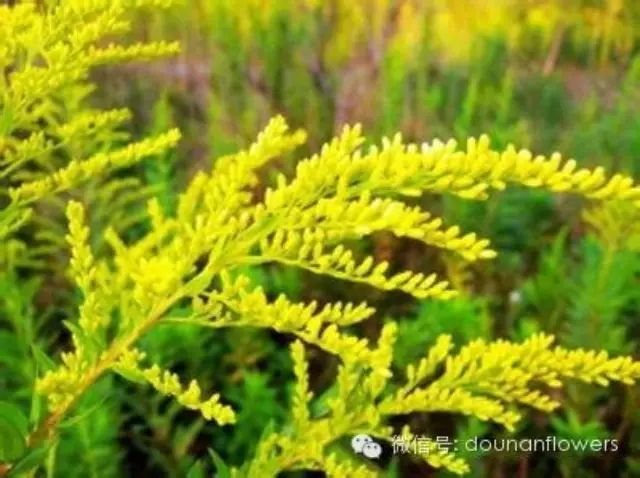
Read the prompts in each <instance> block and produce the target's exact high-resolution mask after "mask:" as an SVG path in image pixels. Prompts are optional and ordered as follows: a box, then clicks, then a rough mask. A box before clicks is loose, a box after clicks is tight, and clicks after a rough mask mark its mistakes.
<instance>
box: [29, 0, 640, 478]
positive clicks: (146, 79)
mask: <svg viewBox="0 0 640 478" xmlns="http://www.w3.org/2000/svg"><path fill="white" fill-rule="evenodd" d="M134 23H135V24H136V25H137V27H136V29H135V34H134V37H132V38H130V40H132V41H133V40H140V39H145V40H146V39H149V40H150V39H166V40H173V39H175V40H179V41H180V42H181V44H182V53H181V54H180V55H179V56H178V57H175V58H171V59H167V60H162V61H159V62H151V63H148V64H130V65H127V66H115V67H108V68H104V69H102V70H99V71H96V72H95V78H94V79H95V80H96V81H97V82H98V83H99V85H100V89H99V91H100V94H99V95H97V96H96V102H97V103H99V104H100V105H101V106H108V107H117V106H128V107H130V108H132V110H133V111H134V115H135V121H134V122H133V125H134V126H133V128H134V129H135V131H133V133H134V134H135V135H143V134H146V133H150V132H159V131H163V130H165V129H166V128H167V127H169V126H178V127H179V128H180V129H181V130H182V131H183V134H184V140H183V141H182V143H181V145H180V148H179V149H178V151H176V152H174V153H171V154H169V155H167V156H166V157H165V158H160V159H154V160H152V161H147V162H144V163H142V164H141V165H140V167H139V168H138V170H137V172H138V173H139V176H140V177H141V178H143V179H144V180H145V182H146V183H148V184H149V185H150V186H151V187H152V188H153V190H154V191H155V192H156V194H158V195H159V197H160V199H161V202H162V205H163V207H164V208H165V209H166V210H167V211H169V212H170V211H171V210H172V208H173V207H174V205H175V202H176V197H177V191H180V189H181V188H182V187H183V185H184V184H185V183H186V182H187V181H188V180H189V179H190V178H191V177H192V176H193V174H194V172H195V171H197V170H200V169H209V168H210V167H211V164H212V163H213V161H215V158H216V157H219V156H220V155H223V154H226V153H230V152H234V151H236V150H237V149H238V148H241V147H245V146H247V145H248V144H249V143H250V142H251V141H252V140H253V138H254V137H255V135H256V134H257V133H258V132H259V131H260V129H261V128H262V127H263V126H264V125H265V124H266V122H267V120H268V119H269V118H270V117H271V116H273V115H275V114H277V113H280V114H283V115H284V116H285V117H286V118H287V119H288V121H289V122H290V123H291V124H292V125H293V126H294V127H302V128H304V129H306V130H307V131H308V133H309V141H308V145H307V146H305V148H303V150H302V151H301V154H306V153H310V152H313V151H315V150H316V149H317V148H318V147H319V146H320V145H322V144H323V142H325V141H326V140H328V139H330V138H331V137H332V136H333V135H335V134H336V133H337V132H339V131H340V129H341V127H342V125H344V124H347V123H356V122H359V123H362V124H363V126H364V130H365V132H366V134H367V135H368V137H370V138H371V140H372V141H378V140H379V138H380V137H381V136H385V135H389V136H390V135H393V134H394V133H396V132H398V131H400V132H402V134H403V136H404V138H405V139H406V140H410V141H419V142H420V141H427V140H431V139H433V138H440V139H443V140H447V139H449V138H455V139H457V140H459V141H460V142H462V143H464V141H465V140H466V138H467V137H469V136H477V135H479V134H481V133H487V134H488V135H489V136H490V137H491V139H492V144H493V145H494V146H495V147H497V148H503V147H505V146H507V145H508V144H509V143H513V144H515V145H516V146H517V147H527V148H530V149H532V150H533V151H534V152H535V153H540V154H551V153H552V152H554V151H561V152H562V153H563V155H565V156H567V157H574V158H575V159H576V160H578V162H579V163H580V164H581V165H589V166H594V165H602V166H604V167H606V168H607V169H608V170H610V171H623V172H627V173H630V174H633V175H634V176H635V177H639V176H640V55H639V53H640V48H639V46H640V1H638V0H280V1H276V0H273V1H267V0H183V2H182V3H181V4H178V5H176V6H174V7H172V8H170V9H169V10H166V11H164V10H161V11H157V12H146V13H145V14H144V15H142V16H141V17H140V18H137V19H136V20H134ZM294 164H295V162H294V161H293V160H289V159H284V160H282V161H281V162H280V163H277V168H278V169H280V170H281V171H284V172H286V173H291V171H292V170H293V165H294ZM273 173H274V172H273V171H271V172H265V173H264V174H265V181H266V182H268V180H269V178H270V177H271V175H272V174H273ZM257 193H258V194H259V193H260V191H257ZM421 201H422V203H423V205H424V207H425V208H426V209H428V210H431V211H434V212H435V213H438V214H442V215H443V216H444V217H445V218H446V220H447V221H448V222H449V223H457V224H460V225H461V226H462V227H463V228H464V229H465V230H473V231H476V232H478V233H479V234H481V235H484V236H485V237H489V238H491V240H492V242H493V244H494V245H495V248H496V249H497V250H498V252H499V257H498V259H496V260H495V261H492V262H490V263H486V262H485V263H482V264H480V265H468V264H465V263H461V262H459V261H456V260H455V258H453V257H449V256H442V255H441V254H436V253H435V252H434V251H433V250H429V249H427V248H424V247H419V246H418V245H416V244H414V243H413V242H411V241H400V240H397V239H396V238H394V237H392V236H387V235H378V236H375V237H374V238H373V239H372V240H370V241H363V242H362V243H360V244H359V245H358V247H359V248H361V249H362V250H363V251H366V252H369V253H372V254H373V255H375V256H376V257H377V258H378V259H380V260H384V259H386V260H392V261H394V262H395V263H397V264H399V265H402V266H403V267H407V268H410V269H426V270H436V271H440V272H445V273H447V274H448V275H449V277H451V279H452V281H453V283H454V284H455V286H456V287H458V288H459V289H460V290H462V291H464V294H462V296H461V297H460V298H459V299H456V300H453V301H451V302H446V303H436V302H431V301H427V302H423V303H420V302H416V301H413V300H410V299H409V298H408V297H407V296H404V295H394V294H388V293H384V294H383V293H380V292H377V291H373V290H371V289H369V288H366V287H363V286H358V285H351V284H345V283H337V282H335V281H330V280H326V279H323V278H319V277H317V276H313V275H311V274H306V273H303V272H300V271H298V270H293V269H284V268H281V267H278V268H273V269H271V268H267V269H248V270H246V271H244V272H246V273H247V274H249V275H250V276H251V277H252V279H253V280H254V281H255V282H256V284H260V285H262V286H263V287H265V288H266V290H268V291H269V293H270V294H274V295H275V294H278V293H281V292H284V293H286V294H287V295H288V296H289V297H290V298H292V299H299V300H311V299H316V300H319V301H321V302H322V301H327V300H340V299H346V298H348V299H350V300H354V301H357V300H367V301H369V302H370V303H371V304H372V305H374V306H376V307H377V308H378V310H379V313H378V314H377V316H376V317H375V318H374V319H372V320H370V321H368V322H366V323H364V324H363V325H362V326H361V328H360V330H359V333H361V334H362V335H364V336H369V337H375V336H376V334H377V331H378V330H379V327H380V323H381V322H382V321H384V320H385V318H386V317H393V318H394V319H397V320H398V321H399V327H400V336H399V341H398V345H397V350H396V365H397V366H398V367H402V366H404V365H406V364H407V363H409V362H411V361H414V360H415V359H417V358H418V357H420V356H421V355H423V354H424V352H425V350H426V349H427V347H428V346H429V345H430V344H432V343H433V342H434V340H435V337H437V336H438V335H439V334H442V333H448V334H452V335H453V337H454V339H455V340H456V342H457V343H458V344H459V345H460V344H464V343H466V342H468V341H469V340H472V339H475V338H478V337H483V338H487V339H492V338H498V337H504V338H510V339H515V340H519V339H522V338H524V337H526V336H528V335H530V334H531V333H533V332H537V331H546V332H549V333H553V334H555V335H556V336H557V341H558V342H559V343H560V344H563V345H566V346H569V347H594V348H603V349H605V350H607V351H609V352H611V353H614V354H628V353H634V352H636V353H637V341H638V338H640V325H639V324H640V321H639V320H638V319H639V318H640V317H639V315H640V314H639V311H640V288H639V287H638V276H639V272H640V260H639V258H638V257H639V256H638V253H637V250H638V249H637V244H635V245H634V244H627V243H625V244H623V245H621V244H620V243H619V241H618V242H617V241H616V240H613V239H611V237H610V235H607V232H608V229H607V226H606V221H605V220H604V219H602V218H601V217H595V219H594V217H587V218H586V219H587V220H586V221H585V218H583V217H582V215H581V210H582V206H583V204H581V202H580V201H579V200H577V199H575V198H571V197H565V196H557V195H556V196H554V195H551V194H548V193H546V192H540V191H532V190H526V191H525V190H521V189H515V190H511V191H509V192H506V193H501V194H498V195H496V196H494V197H493V198H492V199H491V200H489V201H488V202H486V203H474V202H468V201H463V200H460V199H455V198H451V197H443V198H433V197H429V198H425V199H422V200H421ZM589 223H592V225H593V227H591V228H588V227H587V225H588V224H589ZM609 232H610V231H609ZM25 287H26V286H25ZM25 313H27V312H25ZM286 340H287V339H285V338H282V337H279V336H275V335H274V334H272V333H270V332H267V331H256V330H229V331H221V332H219V333H216V334H215V336H212V335H210V334H202V333H201V331H198V330H190V329H185V328H175V329H174V328H172V327H170V326H167V327H162V328H158V330H156V331H154V332H152V333H151V334H150V335H149V336H148V337H146V338H145V343H144V347H145V348H146V349H147V350H149V351H150V353H149V355H150V357H151V359H152V360H154V361H157V362H160V363H164V364H168V365H170V366H171V367H172V368H173V369H175V370H178V371H181V372H182V375H183V376H197V377H198V378H199V379H200V381H201V383H202V384H203V385H204V386H205V387H206V388H211V389H216V390H220V391H221V394H222V396H223V397H226V399H227V401H229V402H231V403H232V404H233V405H235V407H236V408H237V409H238V410H239V417H238V424H237V425H236V426H234V427H223V428H220V427H215V426H210V425H205V423H204V422H203V421H200V420H198V419H196V418H194V416H193V414H190V413H188V412H185V411H183V410H180V409H179V407H177V406H176V407H174V406H173V405H172V404H167V402H166V401H164V400H162V399H160V398H158V397H157V396H155V395H154V394H153V393H151V392H147V391H145V390H144V389H140V388H136V387H129V386H127V385H125V384H124V383H122V382H119V381H118V380H117V379H115V378H113V379H107V380H105V381H103V382H101V383H100V384H99V386H98V387H96V389H95V390H94V395H95V396H94V398H93V399H94V401H95V400H100V397H102V396H103V395H104V394H106V393H109V394H111V395H113V396H115V397H117V399H116V400H111V401H110V403H112V404H114V403H115V405H112V406H110V407H100V408H97V407H91V406H90V403H91V398H89V399H88V400H89V401H88V402H87V403H89V405H87V414H88V416H89V418H88V419H87V420H84V421H81V422H79V423H78V424H77V425H76V426H74V427H70V428H69V429H68V430H67V432H66V433H67V434H68V435H69V436H68V437H67V438H68V439H67V440H62V441H61V444H60V453H61V457H60V458H59V461H58V469H59V470H61V471H59V473H61V475H60V476H187V475H188V476H191V477H197V476H201V475H200V474H198V473H200V471H202V473H204V470H205V468H204V465H202V466H203V468H202V469H200V468H198V467H199V466H200V465H198V464H196V465H194V460H195V459H197V458H201V457H206V456H207V448H209V447H211V448H213V449H215V450H216V451H217V453H218V455H219V457H220V459H222V460H224V461H225V462H227V463H228V464H230V465H237V464H240V463H242V462H243V461H244V460H245V459H246V458H247V457H250V456H251V454H252V453H253V451H254V446H255V444H256V443H257V437H259V436H260V435H261V434H262V433H264V432H265V430H266V429H268V427H269V426H270V425H269V424H270V423H276V424H278V423H282V422H283V421H284V420H285V416H286V412H287V410H288V407H289V405H288V395H289V390H290V387H291V383H292V374H291V364H290V359H289V356H288V350H287V347H286ZM311 358H312V369H311V373H312V377H311V385H312V388H313V389H314V390H317V391H321V390H323V388H324V387H326V386H327V384H328V383H330V382H331V380H332V377H333V376H334V373H335V367H336V363H335V362H334V361H333V360H332V359H330V358H329V357H327V356H325V355H323V354H322V353H321V352H320V351H313V353H312V354H311ZM203 364H204V365H203ZM562 393H564V394H565V396H564V397H563V401H564V402H565V403H566V406H565V407H564V408H563V409H561V410H559V411H557V412H556V413H555V414H553V415H551V416H542V415H537V414H532V415H530V418H529V419H528V420H525V421H524V422H523V423H522V425H521V426H520V428H519V429H518V431H517V432H516V435H515V436H517V437H522V438H536V437H545V436H548V435H554V436H558V437H563V438H602V439H605V438H609V439H618V440H620V443H621V445H620V448H619V450H618V451H617V452H610V453H600V454H598V453H593V452H575V453H571V452H569V453H562V454H557V453H546V454H545V453H530V454H528V453H518V454H515V453H514V454H510V453H506V452H501V453H480V452H477V453H466V454H465V453H463V455H464V456H465V458H467V459H468V460H469V461H470V463H471V464H472V468H473V473H472V475H471V476H475V477H511V476H518V477H523V478H524V477H543V476H545V477H551V476H553V477H555V476H558V477H573V476H580V477H589V476H612V477H613V476H625V477H638V476H640V455H639V454H638V452H639V451H640V412H639V411H638V405H639V404H640V403H639V397H638V391H637V389H633V388H629V389H623V388H622V387H620V388H614V389H611V390H608V391H603V390H599V389H597V388H596V387H588V386H578V385H571V386H569V387H568V388H567V389H566V390H565V392H562ZM409 420H410V421H411V423H412V424H413V425H414V426H415V428H416V429H422V430H425V431H426V432H427V433H428V434H430V435H432V436H436V435H442V436H449V437H452V438H454V437H455V438H458V439H459V440H463V439H465V438H466V437H473V436H492V437H500V436H506V435H503V434H504V432H502V431H500V430H498V429H494V428H493V427H490V426H488V425H486V424H484V423H481V422H479V421H475V420H466V419H463V418H459V417H456V418H452V417H450V416H446V415H443V416H439V415H437V414H436V415H429V416H428V417H425V416H422V415H420V416H418V415H417V416H413V417H409ZM83 423H84V425H83ZM114 423H115V424H118V426H117V427H115V428H114V427H113V424H114ZM114 457H115V459H114ZM78 463H83V466H82V467H78V466H77V464H78ZM87 470H89V471H91V474H89V475H88V474H87ZM194 470H195V471H194ZM384 470H385V473H386V476H388V477H414V476H416V477H417V476H446V474H445V473H442V472H436V471H434V470H431V469H428V468H426V467H425V466H424V465H421V466H419V465H417V464H415V463H413V462H411V460H410V459H408V458H407V459H405V458H402V459H399V460H391V461H389V462H387V463H385V464H384ZM202 476H204V474H203V475H202ZM287 476H303V475H294V474H291V475H287ZM306 476H312V475H306ZM314 476H315V475H314Z"/></svg>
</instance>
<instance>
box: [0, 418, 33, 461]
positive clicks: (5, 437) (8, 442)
mask: <svg viewBox="0 0 640 478" xmlns="http://www.w3.org/2000/svg"><path fill="white" fill-rule="evenodd" d="M26 449H27V441H26V435H25V434H22V433H20V429H19V428H18V427H17V426H16V425H15V424H14V420H13V419H12V418H11V417H5V416H0V462H11V461H14V460H16V459H17V458H20V456H21V455H22V454H23V453H24V452H25V450H26Z"/></svg>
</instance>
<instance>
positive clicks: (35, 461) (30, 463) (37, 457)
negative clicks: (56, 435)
mask: <svg viewBox="0 0 640 478" xmlns="http://www.w3.org/2000/svg"><path fill="white" fill-rule="evenodd" d="M48 452H49V447H48V446H40V447H38V448H33V449H32V450H29V452H28V453H27V454H26V455H24V456H23V457H22V458H21V459H20V461H18V462H17V463H16V464H15V465H14V466H13V468H11V471H10V472H9V477H10V478H13V477H19V476H21V475H22V474H23V473H27V472H29V471H31V470H33V469H34V468H36V467H38V466H40V465H41V464H42V462H44V460H45V458H46V457H47V453H48Z"/></svg>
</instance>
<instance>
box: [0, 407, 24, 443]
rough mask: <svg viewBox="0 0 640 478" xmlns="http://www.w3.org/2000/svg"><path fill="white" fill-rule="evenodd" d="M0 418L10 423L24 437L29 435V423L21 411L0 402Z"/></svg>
mask: <svg viewBox="0 0 640 478" xmlns="http://www.w3.org/2000/svg"><path fill="white" fill-rule="evenodd" d="M0 418H4V419H5V420H7V421H8V422H9V423H11V424H12V425H13V426H14V427H15V428H16V429H17V430H18V432H20V434H21V435H22V436H24V437H26V436H27V434H28V433H29V421H28V420H27V418H26V417H25V416H24V413H22V410H21V409H20V408H18V407H17V406H16V405H14V404H13V403H10V402H0Z"/></svg>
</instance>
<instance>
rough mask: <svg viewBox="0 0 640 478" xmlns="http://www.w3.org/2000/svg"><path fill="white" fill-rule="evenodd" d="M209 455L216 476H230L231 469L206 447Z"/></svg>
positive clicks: (224, 477)
mask: <svg viewBox="0 0 640 478" xmlns="http://www.w3.org/2000/svg"><path fill="white" fill-rule="evenodd" d="M207 450H208V451H209V456H210V457H211V460H212V461H213V464H214V465H215V467H216V475H215V476H216V478H231V470H230V469H229V466H228V465H227V464H226V463H225V462H224V460H223V459H222V458H221V457H220V455H218V454H217V453H216V452H215V451H214V450H212V449H211V448H208V449H207Z"/></svg>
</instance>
